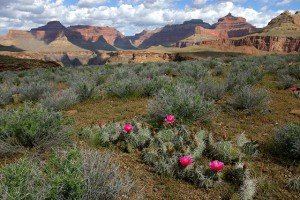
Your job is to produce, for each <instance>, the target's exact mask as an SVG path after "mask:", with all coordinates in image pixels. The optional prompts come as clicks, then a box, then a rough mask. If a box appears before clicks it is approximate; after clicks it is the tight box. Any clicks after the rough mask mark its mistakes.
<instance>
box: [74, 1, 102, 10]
mask: <svg viewBox="0 0 300 200" xmlns="http://www.w3.org/2000/svg"><path fill="white" fill-rule="evenodd" d="M105 2H106V0H79V1H78V6H80V7H88V8H89V7H97V6H99V5H101V4H103V3H105Z"/></svg>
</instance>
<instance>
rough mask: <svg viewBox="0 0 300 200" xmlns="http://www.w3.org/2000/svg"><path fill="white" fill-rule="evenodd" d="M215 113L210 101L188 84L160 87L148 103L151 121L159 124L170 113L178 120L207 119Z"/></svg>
mask: <svg viewBox="0 0 300 200" xmlns="http://www.w3.org/2000/svg"><path fill="white" fill-rule="evenodd" d="M215 113H216V108H215V106H214V103H213V102H212V101H208V100H205V98H204V97H203V96H202V95H201V94H199V92H198V91H197V89H196V88H195V87H194V86H192V85H189V84H177V85H175V86H172V87H166V88H164V89H162V90H161V91H160V92H159V93H158V94H157V95H155V97H154V99H153V100H151V101H150V103H149V105H148V114H149V118H150V119H151V121H153V122H156V123H158V124H161V123H162V122H163V119H164V118H165V116H166V115H168V114H172V115H174V116H176V118H177V119H178V120H179V121H183V122H192V121H195V120H201V121H206V120H209V119H210V118H211V117H212V116H213V115H214V114H215Z"/></svg>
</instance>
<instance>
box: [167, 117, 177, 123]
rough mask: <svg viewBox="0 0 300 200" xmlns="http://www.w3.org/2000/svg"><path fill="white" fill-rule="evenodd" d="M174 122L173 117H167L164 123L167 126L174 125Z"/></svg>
mask: <svg viewBox="0 0 300 200" xmlns="http://www.w3.org/2000/svg"><path fill="white" fill-rule="evenodd" d="M175 121H176V118H175V116H174V115H167V116H166V118H165V122H166V123H167V124H174V123H175Z"/></svg>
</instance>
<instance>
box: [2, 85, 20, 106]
mask: <svg viewBox="0 0 300 200" xmlns="http://www.w3.org/2000/svg"><path fill="white" fill-rule="evenodd" d="M16 92H17V89H16V88H15V87H14V86H11V85H4V84H3V85H0V106H5V105H7V104H9V103H11V102H13V95H14V94H15V93H16Z"/></svg>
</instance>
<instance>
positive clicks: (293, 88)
mask: <svg viewBox="0 0 300 200" xmlns="http://www.w3.org/2000/svg"><path fill="white" fill-rule="evenodd" d="M297 89H298V88H297V86H296V85H293V86H292V87H290V88H289V90H290V91H292V92H295V91H297Z"/></svg>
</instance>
